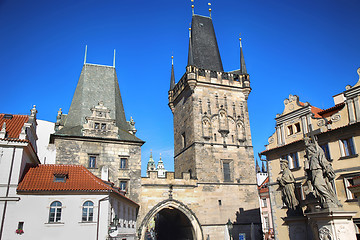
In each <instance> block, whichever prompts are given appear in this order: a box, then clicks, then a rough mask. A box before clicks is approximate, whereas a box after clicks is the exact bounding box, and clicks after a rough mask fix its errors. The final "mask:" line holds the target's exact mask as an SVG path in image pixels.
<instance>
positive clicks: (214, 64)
mask: <svg viewBox="0 0 360 240" xmlns="http://www.w3.org/2000/svg"><path fill="white" fill-rule="evenodd" d="M190 35H191V36H190V44H189V55H188V56H189V58H188V65H190V63H191V62H189V61H190V60H192V62H193V64H192V65H193V66H195V67H198V68H203V69H206V70H213V71H217V72H223V71H224V69H223V65H222V62H221V57H220V52H219V48H218V44H217V40H216V35H215V30H214V26H213V23H212V20H211V18H209V17H204V16H199V15H196V14H195V15H193V16H192V22H191V34H190ZM190 49H191V51H190ZM190 56H192V57H190Z"/></svg>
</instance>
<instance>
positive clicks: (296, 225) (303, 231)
mask: <svg viewBox="0 0 360 240" xmlns="http://www.w3.org/2000/svg"><path fill="white" fill-rule="evenodd" d="M283 220H284V222H285V224H286V225H288V228H289V239H291V240H312V239H313V237H312V233H311V229H309V228H310V227H309V225H308V219H307V218H306V217H305V216H303V215H299V216H290V217H285V218H283ZM279 239H281V236H280V238H279Z"/></svg>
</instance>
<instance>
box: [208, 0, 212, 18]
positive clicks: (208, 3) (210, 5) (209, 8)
mask: <svg viewBox="0 0 360 240" xmlns="http://www.w3.org/2000/svg"><path fill="white" fill-rule="evenodd" d="M208 5H209V13H210V18H211V3H208Z"/></svg>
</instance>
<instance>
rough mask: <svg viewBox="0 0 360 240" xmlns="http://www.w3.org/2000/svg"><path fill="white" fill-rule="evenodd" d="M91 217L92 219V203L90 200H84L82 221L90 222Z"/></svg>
mask: <svg viewBox="0 0 360 240" xmlns="http://www.w3.org/2000/svg"><path fill="white" fill-rule="evenodd" d="M93 219H94V203H93V202H91V201H86V202H85V203H84V204H83V208H82V221H83V222H92V221H93Z"/></svg>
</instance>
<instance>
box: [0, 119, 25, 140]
mask: <svg viewBox="0 0 360 240" xmlns="http://www.w3.org/2000/svg"><path fill="white" fill-rule="evenodd" d="M5 115H8V116H12V118H11V119H10V118H9V119H6V118H4V116H5ZM28 120H29V116H27V115H12V114H3V113H2V114H0V130H1V129H2V127H3V124H4V122H5V123H6V132H7V138H19V135H20V133H21V128H22V127H23V126H24V123H26V122H27V121H28Z"/></svg>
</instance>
